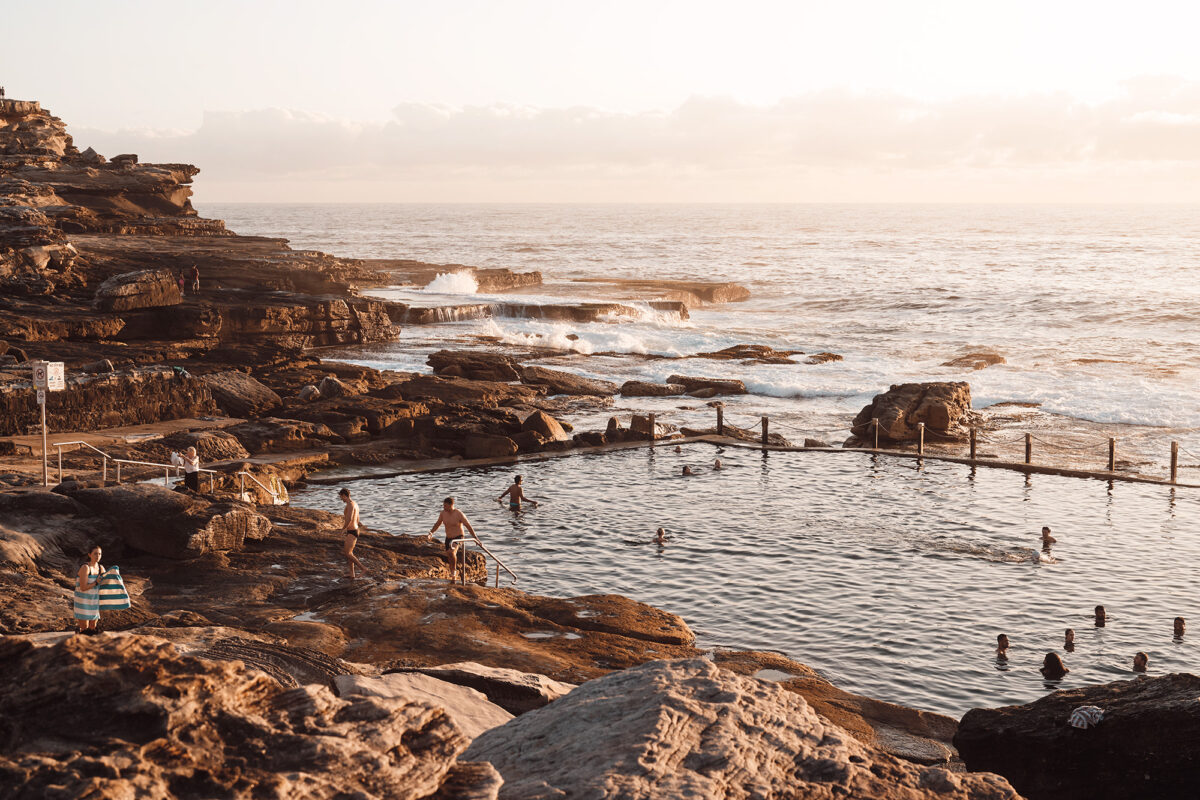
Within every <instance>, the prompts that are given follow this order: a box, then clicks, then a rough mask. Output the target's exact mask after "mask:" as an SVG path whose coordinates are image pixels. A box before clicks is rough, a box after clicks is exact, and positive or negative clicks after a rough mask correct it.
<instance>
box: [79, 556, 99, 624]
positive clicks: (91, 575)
mask: <svg viewBox="0 0 1200 800" xmlns="http://www.w3.org/2000/svg"><path fill="white" fill-rule="evenodd" d="M100 555H101V550H100V545H98V544H94V545H92V546H91V547H89V548H88V553H87V563H85V564H84V565H83V566H81V567H80V568H79V572H78V573H76V575H75V620H76V625H77V626H78V627H77V628H76V630H75V632H76V633H85V634H88V635H89V636H94V635H95V634H96V625H97V623H99V622H100V575H101V574H102V573H103V572H104V567H102V566H100Z"/></svg>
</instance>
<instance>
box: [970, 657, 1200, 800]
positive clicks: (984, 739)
mask: <svg viewBox="0 0 1200 800" xmlns="http://www.w3.org/2000/svg"><path fill="white" fill-rule="evenodd" d="M1198 697H1200V677H1197V676H1195V675H1189V674H1182V673H1177V674H1172V675H1162V676H1158V677H1153V678H1151V677H1144V676H1143V677H1138V678H1134V679H1133V680H1128V681H1116V682H1113V683H1107V684H1103V685H1100V686H1085V687H1081V688H1078V689H1067V690H1064V691H1060V692H1054V693H1052V694H1049V695H1046V696H1045V697H1043V698H1042V699H1040V700H1035V701H1034V702H1032V703H1028V704H1026V705H1023V706H1005V707H1003V708H977V709H973V710H971V711H968V712H967V713H966V715H964V716H963V718H962V723H961V724H960V726H959V729H958V733H957V734H955V736H954V744H955V745H956V746H957V747H958V750H959V753H960V754H961V755H962V758H963V761H965V762H966V764H967V767H968V768H970V769H973V770H989V771H992V772H998V773H1000V774H1001V775H1003V776H1005V777H1006V778H1008V779H1009V780H1010V781H1011V782H1012V784H1013V786H1015V787H1016V788H1017V789H1018V790H1019V791H1021V793H1022V794H1024V795H1026V796H1027V797H1029V798H1030V800H1127V798H1131V797H1146V798H1150V797H1153V798H1155V800H1190V798H1194V797H1196V792H1197V787H1200V757H1198V756H1197V754H1196V748H1195V746H1194V743H1195V741H1196V733H1197V730H1200V700H1197V698H1198ZM1079 706H1097V707H1099V708H1101V709H1103V711H1104V717H1103V719H1102V720H1101V721H1100V722H1099V723H1098V724H1097V725H1096V726H1095V727H1092V728H1087V729H1079V728H1073V727H1071V726H1070V725H1068V724H1067V720H1068V718H1069V717H1070V716H1071V712H1072V711H1073V710H1074V709H1076V708H1078V707H1079Z"/></svg>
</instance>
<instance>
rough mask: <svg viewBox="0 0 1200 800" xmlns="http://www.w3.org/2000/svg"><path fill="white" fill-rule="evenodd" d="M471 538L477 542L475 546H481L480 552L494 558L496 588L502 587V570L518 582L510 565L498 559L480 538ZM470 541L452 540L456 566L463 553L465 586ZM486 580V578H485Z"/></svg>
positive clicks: (464, 538)
mask: <svg viewBox="0 0 1200 800" xmlns="http://www.w3.org/2000/svg"><path fill="white" fill-rule="evenodd" d="M471 538H473V539H474V540H475V544H477V545H479V549H480V550H482V551H483V552H485V553H487V554H488V555H489V556H491V557H492V561H495V562H496V586H497V587H499V586H500V570H504V571H505V572H507V573H508V574H509V575H511V576H512V580H513V583H516V582H517V573H515V572H513V571H512V570H511V569H509V568H508V565H507V564H505V563H504V562H503V561H501V560H500V559H498V558H496V554H495V553H493V552H492V551H491V550H488V549H487V545H485V544H484V543H483V542H481V541H479V537H478V536H474V535H472V537H471ZM469 541H470V540H468V539H467V538H466V537H465V536H464V537H462V538H459V539H451V540H450V553H451V554H452V555H453V556H454V563H455V564H456V565H457V564H458V554H459V552H460V551H461V552H462V583H463V585H466V583H467V544H468V543H469ZM484 574H485V575H486V574H487V571H486V569H485V570H484ZM450 578H451V580H453V578H454V576H453V575H451V576H450ZM485 580H486V578H485Z"/></svg>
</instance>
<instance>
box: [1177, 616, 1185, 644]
mask: <svg viewBox="0 0 1200 800" xmlns="http://www.w3.org/2000/svg"><path fill="white" fill-rule="evenodd" d="M1185 630H1187V622H1186V621H1185V620H1184V619H1183V617H1176V618H1175V638H1176V639H1182V638H1183V632H1184V631H1185Z"/></svg>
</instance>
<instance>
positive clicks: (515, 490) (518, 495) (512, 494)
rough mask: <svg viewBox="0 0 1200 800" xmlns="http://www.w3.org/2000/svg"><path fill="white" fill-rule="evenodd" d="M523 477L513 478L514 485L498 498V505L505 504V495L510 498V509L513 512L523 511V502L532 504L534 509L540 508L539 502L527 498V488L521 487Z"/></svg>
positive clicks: (516, 476)
mask: <svg viewBox="0 0 1200 800" xmlns="http://www.w3.org/2000/svg"><path fill="white" fill-rule="evenodd" d="M521 480H522V478H521V476H520V475H514V476H513V485H512V486H510V487H508V488H507V489H505V490H504V492H503V493H502V494H501V495H500V496H499V497H497V498H496V502H497V503H503V502H504V497H505V495H507V496H508V507H509V508H510V509H511V510H513V511H520V510H521V502H522V501H524V502H526V503H530V504H532V505H533V507H534V508H537V507H538V501H537V500H534V499H532V498H530V497H526V496H525V487H523V486H521Z"/></svg>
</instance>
